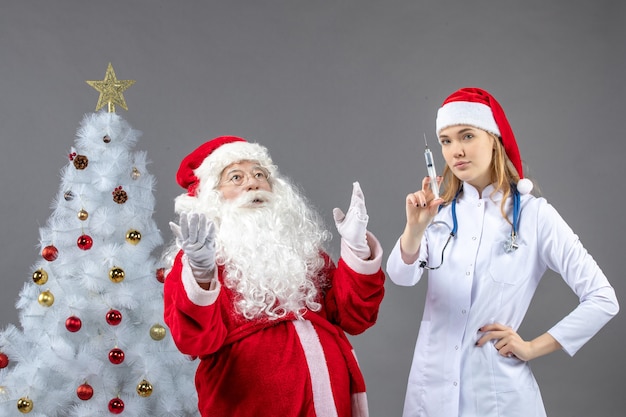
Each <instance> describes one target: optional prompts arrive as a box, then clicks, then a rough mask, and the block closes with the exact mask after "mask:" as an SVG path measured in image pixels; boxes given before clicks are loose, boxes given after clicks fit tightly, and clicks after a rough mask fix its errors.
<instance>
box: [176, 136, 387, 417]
mask: <svg viewBox="0 0 626 417" xmlns="http://www.w3.org/2000/svg"><path fill="white" fill-rule="evenodd" d="M177 180H178V183H179V184H180V185H181V186H182V187H183V188H185V189H186V192H185V193H184V194H182V195H180V196H178V197H177V198H176V201H175V206H176V212H177V213H178V214H179V215H180V218H179V223H178V224H175V223H170V226H171V228H172V231H173V233H174V236H175V239H176V244H175V250H174V251H173V252H175V256H173V257H172V258H173V260H172V266H171V270H170V271H169V273H168V275H167V278H166V281H165V290H164V291H165V294H164V302H165V321H166V323H167V325H168V326H169V328H170V330H171V333H172V336H173V338H174V341H175V342H176V345H177V346H178V348H179V349H180V351H181V352H183V353H185V354H188V355H192V356H197V357H199V358H200V364H199V366H198V370H197V373H196V388H197V390H198V398H199V409H200V413H201V414H202V416H204V417H208V416H229V417H247V416H254V417H259V416H281V417H292V416H293V417H296V416H298V417H305V416H306V417H313V416H317V417H333V416H337V417H348V416H353V417H363V416H367V415H368V410H367V399H366V395H365V383H364V380H363V375H362V374H361V371H360V369H359V365H358V363H357V360H356V357H355V355H354V352H353V349H352V347H351V345H350V343H349V341H348V339H347V337H346V334H345V333H344V332H346V333H349V334H353V335H354V334H359V333H362V332H363V331H365V330H366V329H368V328H369V327H371V326H372V325H374V323H375V322H376V318H377V315H378V309H379V305H380V302H381V301H382V299H383V293H384V279H385V275H384V273H383V272H382V271H381V268H380V266H381V260H382V250H381V248H380V244H379V243H378V241H377V240H376V238H375V237H374V236H373V235H372V234H371V233H369V232H368V231H367V230H366V227H367V222H368V216H367V211H366V208H365V202H364V198H363V193H362V192H361V189H360V187H359V184H358V183H354V185H353V193H352V198H351V202H350V207H349V209H348V211H347V212H346V213H345V214H344V213H343V212H342V210H340V209H338V208H336V209H334V210H333V217H334V220H335V223H336V226H337V230H338V232H339V234H340V236H341V258H340V259H339V261H338V263H337V265H335V264H334V263H333V261H332V260H331V259H330V257H329V256H328V254H327V253H326V252H325V250H324V244H325V243H326V242H327V241H328V240H329V239H330V233H329V232H328V231H327V230H325V229H324V227H323V226H322V222H321V220H320V217H319V216H318V215H317V214H316V213H315V211H314V210H313V209H312V208H311V205H310V204H309V203H308V202H307V201H306V199H305V198H304V197H303V196H302V195H301V194H300V193H299V192H298V190H297V189H296V188H295V187H294V186H293V185H291V184H290V183H289V181H288V180H287V179H286V178H284V177H282V176H281V175H280V174H279V172H278V170H277V167H276V166H275V165H274V164H273V162H272V160H271V158H270V156H269V154H268V151H267V149H266V148H265V147H263V146H261V145H258V144H255V143H250V142H247V141H246V140H244V139H242V138H238V137H233V136H225V137H219V138H216V139H213V140H211V141H209V142H207V143H205V144H203V145H201V146H200V147H199V148H197V149H196V150H194V151H193V152H192V153H191V154H189V155H188V156H187V157H185V158H184V159H183V161H182V163H181V165H180V168H179V170H178V173H177Z"/></svg>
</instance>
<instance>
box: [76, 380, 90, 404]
mask: <svg viewBox="0 0 626 417" xmlns="http://www.w3.org/2000/svg"><path fill="white" fill-rule="evenodd" d="M76 395H77V396H78V398H80V399H81V400H83V401H87V400H90V399H91V397H93V387H92V386H91V385H89V384H88V383H86V382H85V383H84V384H82V385H79V386H78V388H76Z"/></svg>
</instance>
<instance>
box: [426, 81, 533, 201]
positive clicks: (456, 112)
mask: <svg viewBox="0 0 626 417" xmlns="http://www.w3.org/2000/svg"><path fill="white" fill-rule="evenodd" d="M458 125H469V126H474V127H477V128H479V129H483V130H486V131H488V132H491V133H493V134H495V135H496V136H499V137H500V140H501V142H502V146H503V147H504V151H505V152H506V155H507V156H508V158H509V159H510V160H511V163H512V164H513V166H514V167H515V170H516V171H517V174H518V175H519V177H520V180H519V182H518V183H517V190H518V191H519V192H520V194H528V193H530V192H531V190H532V189H533V183H532V181H530V180H529V179H527V178H524V170H523V168H522V158H521V156H520V152H519V148H518V147H517V141H516V140H515V135H514V134H513V130H512V129H511V126H510V125H509V121H508V120H507V118H506V115H505V114H504V110H503V109H502V106H501V105H500V103H498V101H497V100H496V99H495V98H494V97H493V96H492V95H491V94H489V93H488V92H487V91H485V90H482V89H480V88H475V87H464V88H461V89H459V90H457V91H455V92H454V93H452V94H451V95H450V96H449V97H448V98H446V99H445V100H444V102H443V104H442V106H441V108H439V110H438V111H437V122H436V126H437V135H439V133H441V131H442V130H443V129H445V128H447V127H450V126H458Z"/></svg>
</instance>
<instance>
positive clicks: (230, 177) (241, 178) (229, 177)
mask: <svg viewBox="0 0 626 417" xmlns="http://www.w3.org/2000/svg"><path fill="white" fill-rule="evenodd" d="M269 178H270V172H269V171H268V170H267V169H265V168H263V167H256V168H254V169H253V170H252V171H251V172H249V173H246V172H244V171H242V170H239V169H237V170H234V171H229V172H227V173H226V178H224V179H222V181H221V182H220V185H226V184H228V183H229V182H230V183H233V184H234V185H236V186H238V187H239V186H241V185H243V184H244V183H246V182H248V180H249V179H254V180H255V181H258V182H268V181H269Z"/></svg>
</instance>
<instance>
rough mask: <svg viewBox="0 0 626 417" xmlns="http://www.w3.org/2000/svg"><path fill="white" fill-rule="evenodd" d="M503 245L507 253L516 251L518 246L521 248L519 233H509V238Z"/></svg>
mask: <svg viewBox="0 0 626 417" xmlns="http://www.w3.org/2000/svg"><path fill="white" fill-rule="evenodd" d="M503 246H504V252H505V253H513V252H515V251H516V250H517V248H519V245H518V244H517V234H516V233H515V232H512V233H511V234H510V235H509V238H508V239H507V240H506V241H505V242H504V245H503Z"/></svg>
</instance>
